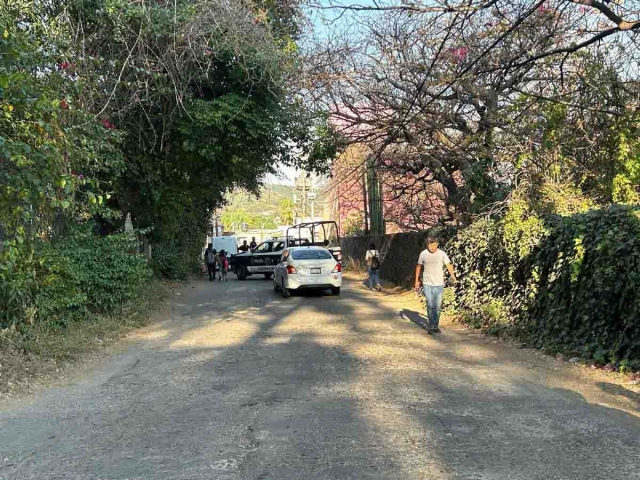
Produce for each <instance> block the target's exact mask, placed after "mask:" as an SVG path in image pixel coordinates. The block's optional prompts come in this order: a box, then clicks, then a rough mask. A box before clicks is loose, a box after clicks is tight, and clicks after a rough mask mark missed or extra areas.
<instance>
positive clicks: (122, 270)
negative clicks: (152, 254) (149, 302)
mask: <svg viewBox="0 0 640 480" xmlns="http://www.w3.org/2000/svg"><path fill="white" fill-rule="evenodd" d="M137 248H138V243H137V239H136V237H135V236H134V235H132V234H114V235H110V236H108V237H96V236H94V235H93V234H92V233H91V232H90V231H79V232H76V233H74V234H73V235H71V236H69V237H67V238H65V239H64V241H58V242H52V243H45V244H41V245H39V246H38V247H37V248H36V250H35V251H36V254H35V256H34V259H33V266H34V270H27V271H35V275H26V274H25V275H18V276H17V278H18V279H19V280H18V281H14V282H12V283H11V284H9V283H4V282H3V283H2V284H0V289H1V290H2V292H3V295H6V296H7V298H6V299H5V298H3V299H2V300H3V301H2V303H1V304H2V305H3V308H2V310H1V311H0V313H1V317H0V327H10V326H12V325H17V326H20V324H21V323H25V324H27V325H30V324H31V325H33V324H36V323H46V324H48V325H49V326H51V327H52V328H55V327H59V326H66V325H67V324H68V323H69V322H70V321H72V320H76V319H81V318H84V317H85V316H88V315H93V314H106V315H110V314H114V313H117V312H118V311H119V310H120V309H121V308H122V307H123V306H124V305H126V304H127V303H129V302H131V301H133V300H135V299H136V298H137V296H138V295H139V294H140V293H141V289H142V288H144V287H145V285H148V283H149V280H150V279H151V277H152V271H151V268H150V267H149V265H148V262H147V260H146V258H145V257H144V256H142V255H139V254H137ZM5 300H6V301H5ZM9 300H11V301H9Z"/></svg>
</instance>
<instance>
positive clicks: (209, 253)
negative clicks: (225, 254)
mask: <svg viewBox="0 0 640 480" xmlns="http://www.w3.org/2000/svg"><path fill="white" fill-rule="evenodd" d="M204 261H205V263H206V264H207V273H208V274H209V281H210V282H213V281H214V280H215V278H216V263H217V262H218V257H217V256H216V251H215V250H214V249H213V244H212V243H210V244H209V246H207V249H206V250H205V251H204Z"/></svg>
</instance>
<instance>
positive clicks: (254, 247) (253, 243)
mask: <svg viewBox="0 0 640 480" xmlns="http://www.w3.org/2000/svg"><path fill="white" fill-rule="evenodd" d="M257 246H258V244H257V243H256V237H251V243H250V244H249V248H250V249H251V250H255V249H256V247H257Z"/></svg>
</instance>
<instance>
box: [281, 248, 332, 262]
mask: <svg viewBox="0 0 640 480" xmlns="http://www.w3.org/2000/svg"><path fill="white" fill-rule="evenodd" d="M291 258H293V259H294V260H328V259H330V258H333V256H332V255H331V253H329V252H328V251H327V250H294V251H293V252H291Z"/></svg>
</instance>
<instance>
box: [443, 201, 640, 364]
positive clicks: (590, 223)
mask: <svg viewBox="0 0 640 480" xmlns="http://www.w3.org/2000/svg"><path fill="white" fill-rule="evenodd" d="M446 248H447V250H448V252H449V253H450V255H451V256H452V258H453V261H454V263H455V264H456V268H457V270H458V271H459V277H460V280H461V281H460V284H459V286H458V288H457V296H456V307H457V310H458V313H459V314H461V315H462V317H463V319H464V320H465V321H466V322H468V323H470V324H471V325H473V326H475V327H483V328H487V329H489V330H493V331H499V330H501V329H505V328H509V329H510V330H512V331H513V332H515V333H516V334H518V335H519V336H520V337H521V338H522V339H523V340H525V341H527V342H528V343H531V344H533V345H535V346H536V347H540V348H545V349H547V350H549V351H552V352H561V353H565V354H567V355H576V356H581V357H584V358H590V359H593V360H594V361H596V362H598V363H608V362H611V363H614V364H617V365H619V366H620V367H623V368H634V369H637V368H640V296H639V295H638V291H640V207H631V206H613V207H609V208H603V209H600V210H592V211H588V212H586V213H577V214H573V215H571V216H567V217H560V216H556V215H548V216H539V215H536V214H534V213H533V212H532V210H530V209H529V208H528V207H527V204H526V202H524V201H522V202H519V201H515V202H513V203H512V205H511V207H510V210H509V212H508V213H507V215H506V216H505V217H504V218H503V219H501V220H500V221H479V222H477V223H475V224H473V225H471V226H470V227H468V228H466V229H463V230H461V231H460V232H459V234H458V235H457V237H456V238H454V239H453V240H451V241H450V242H448V243H447V247H446Z"/></svg>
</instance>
